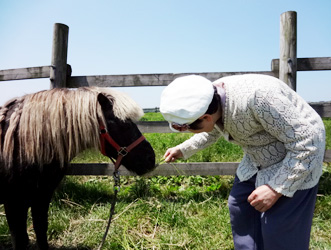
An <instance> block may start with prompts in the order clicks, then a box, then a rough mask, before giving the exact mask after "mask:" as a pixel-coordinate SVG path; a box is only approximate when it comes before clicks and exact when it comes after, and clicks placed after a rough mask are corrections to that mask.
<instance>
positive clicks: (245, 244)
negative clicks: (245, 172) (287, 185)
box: [228, 176, 318, 250]
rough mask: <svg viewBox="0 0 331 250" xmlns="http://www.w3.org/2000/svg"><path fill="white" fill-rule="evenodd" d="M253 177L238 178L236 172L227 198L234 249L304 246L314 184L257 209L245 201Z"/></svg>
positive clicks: (290, 249) (300, 249)
mask: <svg viewBox="0 0 331 250" xmlns="http://www.w3.org/2000/svg"><path fill="white" fill-rule="evenodd" d="M255 178H256V176H254V177H252V178H251V179H249V180H248V181H243V182H240V181H239V179H238V177H237V176H236V178H235V181H234V184H233V188H232V190H231V192H230V196H229V199H228V204H229V210H230V220H231V228H232V235H233V241H234V247H235V249H236V250H244V249H247V250H253V249H254V250H308V249H309V239H310V230H311V224H312V219H313V215H314V208H315V202H316V194H317V190H318V187H317V185H316V186H315V187H313V188H311V189H307V190H298V191H297V192H296V193H295V194H294V196H293V197H292V198H288V197H285V196H282V197H281V198H279V199H278V201H277V202H276V203H275V204H274V205H273V207H271V208H270V209H269V210H268V211H266V212H264V213H260V212H259V211H257V210H255V208H254V207H252V206H251V205H250V204H249V203H248V202H247V198H248V196H249V195H250V194H251V193H252V192H253V191H254V190H255Z"/></svg>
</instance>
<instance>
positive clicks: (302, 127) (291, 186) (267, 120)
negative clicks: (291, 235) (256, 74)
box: [251, 90, 325, 197]
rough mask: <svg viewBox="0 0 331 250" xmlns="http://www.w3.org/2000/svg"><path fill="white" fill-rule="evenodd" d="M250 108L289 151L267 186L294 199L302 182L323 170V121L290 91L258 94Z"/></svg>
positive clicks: (266, 129)
mask: <svg viewBox="0 0 331 250" xmlns="http://www.w3.org/2000/svg"><path fill="white" fill-rule="evenodd" d="M283 91H284V90H283ZM251 109H252V110H253V112H254V115H255V117H256V119H257V120H258V121H259V122H260V123H261V125H262V126H263V128H264V129H265V131H267V132H268V133H270V134H271V135H272V136H274V137H276V138H277V139H278V140H279V141H281V142H282V143H284V146H285V148H286V150H287V154H286V156H285V158H284V159H283V161H282V167H281V168H279V169H278V170H277V172H276V173H275V175H274V176H273V177H272V178H271V180H270V181H269V182H268V184H269V185H270V186H271V187H272V188H273V189H274V190H275V191H277V192H279V193H282V194H283V195H285V196H288V197H292V196H293V194H294V193H295V192H296V190H297V189H299V188H300V186H301V185H302V184H303V182H304V181H305V180H308V179H309V178H311V176H310V175H311V172H312V170H313V169H314V168H317V167H318V168H322V163H323V155H324V148H325V130H324V125H323V122H322V120H321V119H320V117H319V116H318V114H317V113H316V112H315V111H314V110H313V109H312V108H310V107H309V106H308V104H306V103H305V102H304V100H303V99H301V98H300V97H297V96H296V94H295V93H294V94H291V92H289V93H284V92H277V91H275V92H273V91H269V92H267V93H266V92H262V91H261V92H256V94H255V98H254V103H253V105H251Z"/></svg>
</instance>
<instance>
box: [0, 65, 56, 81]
mask: <svg viewBox="0 0 331 250" xmlns="http://www.w3.org/2000/svg"><path fill="white" fill-rule="evenodd" d="M50 68H51V67H50V66H41V67H31V68H20V69H5V70H0V81H10V80H23V79H35V78H48V77H49V76H50Z"/></svg>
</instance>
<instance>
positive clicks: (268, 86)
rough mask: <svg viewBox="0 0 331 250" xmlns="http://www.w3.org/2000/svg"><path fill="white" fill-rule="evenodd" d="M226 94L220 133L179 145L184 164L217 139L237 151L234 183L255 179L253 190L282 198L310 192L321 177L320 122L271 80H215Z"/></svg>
mask: <svg viewBox="0 0 331 250" xmlns="http://www.w3.org/2000/svg"><path fill="white" fill-rule="evenodd" d="M219 84H222V85H223V86H224V88H225V92H226V100H225V107H224V128H223V129H222V130H221V129H219V128H217V127H216V126H215V129H214V130H213V131H212V132H210V133H199V134H195V135H194V136H192V137H191V138H190V139H188V140H186V141H185V142H183V143H182V144H180V145H179V148H180V150H181V151H182V153H183V155H184V158H185V159H187V158H188V157H190V156H192V155H193V154H194V153H196V152H197V151H199V150H201V149H203V148H206V147H208V146H209V145H211V144H212V143H214V142H216V141H217V140H218V139H219V138H220V136H224V137H225V138H226V139H227V138H228V137H229V135H231V137H232V138H233V141H231V142H234V143H236V144H238V145H240V146H241V147H242V148H243V151H244V157H243V159H242V161H241V162H240V164H239V166H238V169H237V176H238V178H239V179H240V181H245V180H248V179H250V178H251V177H252V176H254V175H255V174H256V173H257V178H256V187H258V186H261V185H264V184H268V185H270V186H271V187H272V188H273V189H274V190H276V191H277V192H279V193H282V194H283V195H285V196H288V197H292V196H293V194H294V193H295V192H296V190H304V189H309V188H312V187H314V186H315V185H316V184H317V183H318V181H319V178H320V176H321V174H322V164H323V157H324V152H325V128H324V124H323V121H322V119H321V118H320V116H319V115H318V114H317V113H316V112H315V111H314V109H312V108H311V107H310V105H309V104H308V103H307V102H306V101H304V100H303V99H302V98H301V97H300V96H299V95H298V94H297V93H296V92H295V91H293V90H292V89H290V88H289V87H288V86H287V85H286V84H285V83H283V82H282V81H280V80H279V79H277V78H274V77H270V76H266V75H256V74H249V75H237V76H229V77H224V78H220V79H219V80H217V81H215V82H214V85H216V86H217V85H219Z"/></svg>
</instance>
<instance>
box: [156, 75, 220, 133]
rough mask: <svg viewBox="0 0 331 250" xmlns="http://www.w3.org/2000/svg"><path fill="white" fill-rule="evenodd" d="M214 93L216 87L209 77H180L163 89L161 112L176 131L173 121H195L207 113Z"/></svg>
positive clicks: (181, 122)
mask: <svg viewBox="0 0 331 250" xmlns="http://www.w3.org/2000/svg"><path fill="white" fill-rule="evenodd" d="M213 95H214V87H213V84H212V82H211V81H209V80H208V79H206V78H204V77H202V76H198V75H189V76H183V77H179V78H176V79H175V80H174V81H173V82H171V83H170V84H169V85H168V86H167V87H166V88H165V89H164V90H163V92H162V94H161V101H160V112H161V113H162V115H163V117H164V119H165V120H166V121H168V122H169V125H170V129H171V130H173V131H175V130H174V129H173V128H172V126H171V123H173V122H174V123H178V124H188V125H189V124H191V123H193V122H194V121H195V120H197V119H198V118H199V117H200V116H202V115H204V114H205V113H206V111H207V109H208V107H209V104H210V103H211V101H212V99H213Z"/></svg>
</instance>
